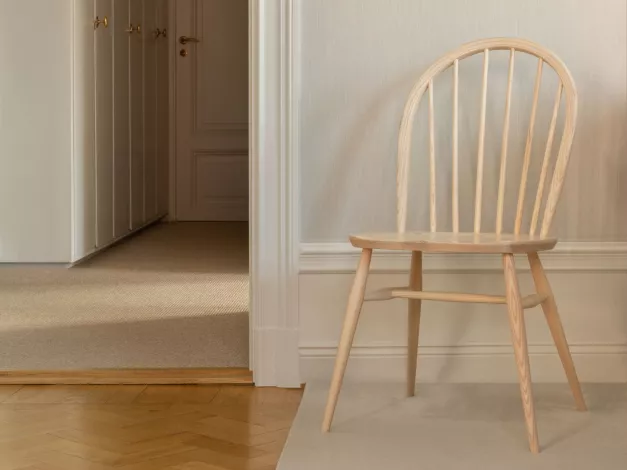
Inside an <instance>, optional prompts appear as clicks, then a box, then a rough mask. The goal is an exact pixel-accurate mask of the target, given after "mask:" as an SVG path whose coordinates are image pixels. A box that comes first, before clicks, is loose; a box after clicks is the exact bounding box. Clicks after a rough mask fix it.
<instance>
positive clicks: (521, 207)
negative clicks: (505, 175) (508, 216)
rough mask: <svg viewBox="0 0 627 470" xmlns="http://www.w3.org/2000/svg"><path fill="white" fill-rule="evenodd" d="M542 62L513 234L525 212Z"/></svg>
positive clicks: (534, 92)
mask: <svg viewBox="0 0 627 470" xmlns="http://www.w3.org/2000/svg"><path fill="white" fill-rule="evenodd" d="M543 66H544V60H542V59H538V71H537V72H536V83H535V85H534V86H533V103H532V105H531V118H530V119H529V130H528V131H527V143H526V144H525V156H524V157H523V167H522V175H521V177H520V188H519V190H518V207H517V208H516V225H515V227H514V233H515V234H517V235H518V234H519V233H520V228H521V226H522V220H523V212H524V210H525V192H526V191H527V178H528V176H529V165H530V163H531V149H532V145H533V132H534V129H535V126H536V114H537V112H538V99H539V97H540V85H541V84H542V67H543Z"/></svg>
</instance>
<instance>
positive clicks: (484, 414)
mask: <svg viewBox="0 0 627 470" xmlns="http://www.w3.org/2000/svg"><path fill="white" fill-rule="evenodd" d="M404 389H405V387H404V385H403V384H400V383H396V384H367V383H356V382H351V381H349V382H348V383H346V384H345V386H344V389H343V390H342V395H341V396H340V401H339V405H338V409H337V412H336V419H335V422H334V427H333V428H332V430H331V433H329V434H322V433H321V432H320V427H321V425H322V414H323V410H324V404H325V401H326V397H327V391H328V385H327V384H321V383H308V384H307V387H306V389H305V396H304V397H303V401H302V403H301V407H300V409H299V411H298V415H297V417H296V420H295V422H294V425H293V427H292V430H291V432H290V436H289V438H288V441H287V446H286V448H285V451H284V453H283V455H282V457H281V460H280V463H279V466H278V470H314V469H315V470H318V469H325V470H340V469H341V470H351V469H355V470H371V469H372V470H380V469H390V470H392V469H393V470H410V469H411V470H413V469H418V468H420V469H425V470H431V469H433V470H440V469H463V470H504V469H507V470H555V469H568V470H589V469H593V468H594V469H597V468H598V469H603V470H624V469H625V468H627V385H625V384H611V385H610V384H608V385H605V384H584V394H585V396H586V400H587V404H588V407H589V411H588V412H584V413H581V412H578V411H576V410H575V408H574V404H573V400H572V396H571V395H570V390H569V388H568V385H567V384H566V383H564V384H537V385H535V386H534V394H535V400H536V417H537V420H538V433H539V436H540V446H541V448H542V453H541V454H539V455H533V454H531V453H530V452H529V450H528V444H527V435H526V432H525V424H524V417H523V412H522V405H521V399H520V392H519V389H518V385H517V384H507V385H493V384H481V385H450V384H448V385H431V384H429V385H422V386H421V385H419V388H418V395H417V396H416V397H413V398H404V397H403V391H404Z"/></svg>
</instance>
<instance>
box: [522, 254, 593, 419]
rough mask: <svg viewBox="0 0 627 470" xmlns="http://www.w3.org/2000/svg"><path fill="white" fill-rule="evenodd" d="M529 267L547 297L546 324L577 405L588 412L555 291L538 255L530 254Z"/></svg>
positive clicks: (539, 292)
mask: <svg viewBox="0 0 627 470" xmlns="http://www.w3.org/2000/svg"><path fill="white" fill-rule="evenodd" d="M527 257H528V258H529V265H530V266H531V274H532V276H533V282H534V283H535V286H536V291H537V292H538V294H543V295H546V300H545V301H544V302H542V304H541V305H542V311H543V312H544V316H545V317H546V322H547V323H548V325H549V329H550V330H551V336H552V337H553V341H554V342H555V346H556V347H557V353H558V354H559V357H560V360H561V361H562V366H563V367H564V371H565V372H566V378H567V379H568V383H569V385H570V389H571V390H572V392H573V396H574V397H575V405H576V406H577V409H578V410H579V411H586V409H587V407H586V401H585V400H584V398H583V393H582V391H581V385H580V384H579V378H577V371H576V370H575V364H574V363H573V358H572V356H571V355H570V349H569V347H568V341H566V335H565V334H564V327H563V326H562V321H561V320H560V316H559V313H558V311H557V304H556V303H555V297H554V296H553V290H552V289H551V285H550V284H549V280H548V279H547V277H546V273H545V271H544V267H543V266H542V262H541V261H540V257H539V256H538V253H529V254H528V255H527Z"/></svg>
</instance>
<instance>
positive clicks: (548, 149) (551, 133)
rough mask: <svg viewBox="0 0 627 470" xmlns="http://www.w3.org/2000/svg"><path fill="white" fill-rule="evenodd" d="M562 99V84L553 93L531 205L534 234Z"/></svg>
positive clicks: (530, 230)
mask: <svg viewBox="0 0 627 470" xmlns="http://www.w3.org/2000/svg"><path fill="white" fill-rule="evenodd" d="M561 100H562V86H561V85H560V86H559V87H558V88H557V94H556V95H555V104H554V105H553V116H552V117H551V126H550V127H549V137H548V139H547V142H546V149H545V151H544V159H543V160H542V170H541V171H540V181H539V182H538V191H537V193H536V202H535V204H534V205H533V215H532V217H531V228H530V229H529V233H530V234H531V235H535V233H536V227H537V225H538V217H539V215H540V206H541V205H542V196H543V194H544V186H545V182H546V176H547V173H548V169H549V163H550V161H551V150H552V149H553V141H554V139H555V128H556V127H557V117H558V113H559V109H560V101H561Z"/></svg>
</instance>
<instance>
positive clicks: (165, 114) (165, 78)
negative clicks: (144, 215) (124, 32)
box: [156, 0, 173, 215]
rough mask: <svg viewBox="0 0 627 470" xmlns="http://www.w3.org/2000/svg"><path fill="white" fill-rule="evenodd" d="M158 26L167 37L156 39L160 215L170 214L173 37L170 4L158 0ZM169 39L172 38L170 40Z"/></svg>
mask: <svg viewBox="0 0 627 470" xmlns="http://www.w3.org/2000/svg"><path fill="white" fill-rule="evenodd" d="M157 27H158V28H160V29H161V30H162V31H163V30H165V31H166V33H165V35H163V34H162V35H161V36H160V37H159V39H158V40H157V76H156V83H157V112H156V115H157V148H156V151H157V153H156V156H157V212H158V214H159V215H165V214H167V213H168V204H169V197H168V195H169V190H168V188H169V186H170V178H169V174H170V171H169V167H170V161H169V160H170V159H169V155H170V139H169V133H170V119H169V116H170V65H169V59H170V45H169V41H170V40H171V38H170V36H171V35H172V34H173V32H172V31H167V30H168V27H169V5H168V1H167V0H157ZM169 38H170V39H169Z"/></svg>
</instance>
